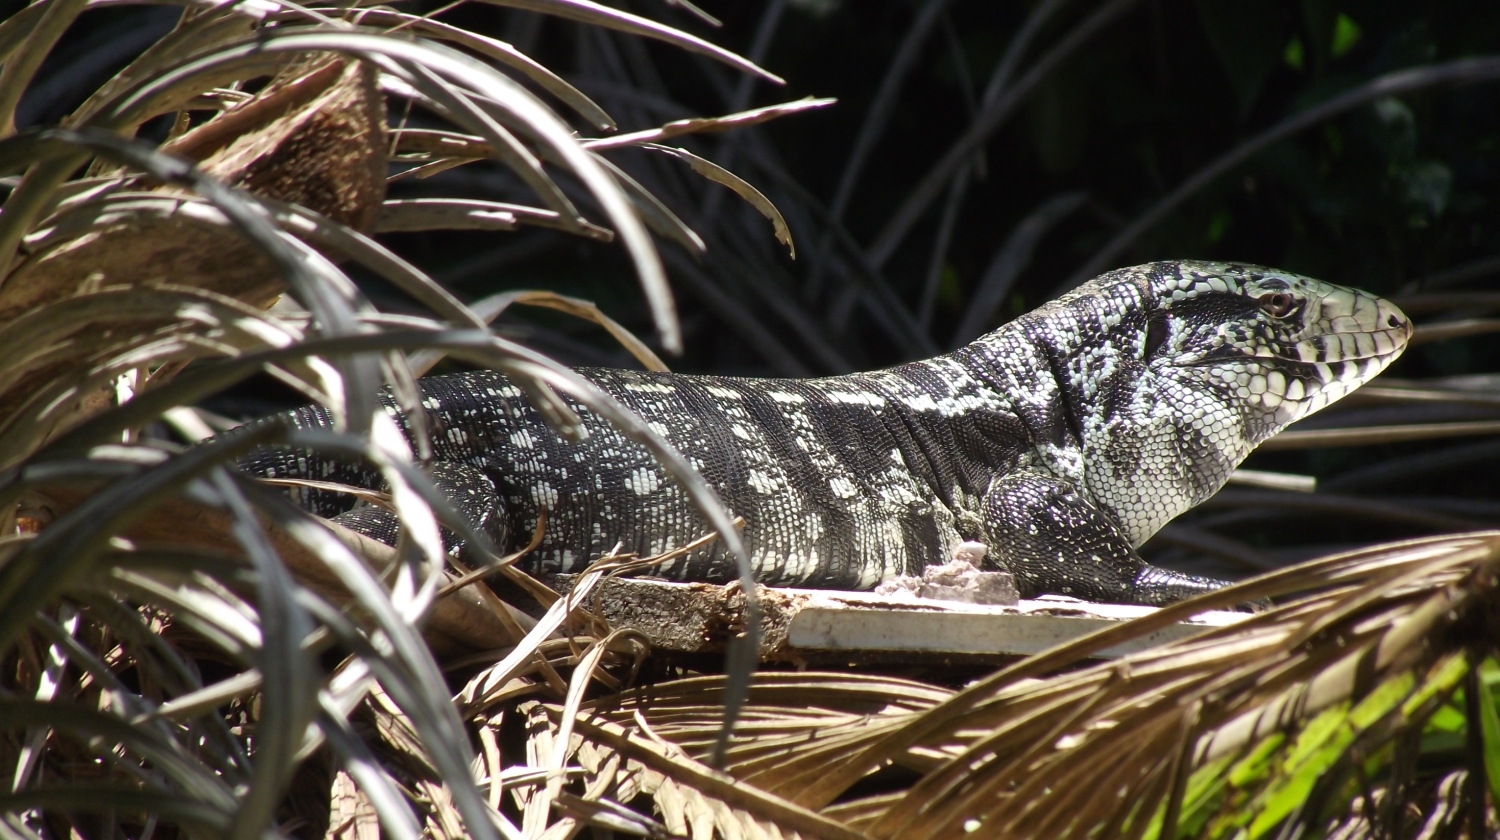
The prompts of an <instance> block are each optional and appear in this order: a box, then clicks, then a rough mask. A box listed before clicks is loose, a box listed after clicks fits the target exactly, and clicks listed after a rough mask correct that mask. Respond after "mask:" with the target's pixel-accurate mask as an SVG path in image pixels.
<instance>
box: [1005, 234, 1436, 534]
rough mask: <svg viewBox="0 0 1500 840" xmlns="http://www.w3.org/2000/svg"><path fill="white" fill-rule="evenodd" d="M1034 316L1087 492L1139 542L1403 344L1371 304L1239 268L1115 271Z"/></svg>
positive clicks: (1403, 331) (1360, 295)
mask: <svg viewBox="0 0 1500 840" xmlns="http://www.w3.org/2000/svg"><path fill="white" fill-rule="evenodd" d="M1037 315H1038V317H1037V318H1036V319H1034V320H1033V322H1032V323H1031V324H1030V325H1029V327H1030V333H1029V334H1031V335H1038V336H1045V337H1046V338H1045V339H1044V340H1042V343H1044V344H1047V345H1048V346H1049V347H1051V348H1052V350H1051V351H1050V355H1051V356H1053V357H1055V358H1057V359H1059V360H1060V361H1059V363H1058V364H1057V365H1056V368H1057V375H1058V378H1059V379H1060V380H1061V381H1062V382H1063V383H1064V390H1065V391H1067V392H1068V393H1069V394H1070V395H1071V397H1070V398H1069V401H1070V402H1071V403H1072V405H1073V413H1074V415H1075V416H1076V417H1078V421H1077V422H1078V430H1079V437H1080V438H1081V440H1082V444H1083V445H1082V453H1081V454H1082V461H1083V463H1084V465H1085V466H1084V475H1085V483H1086V485H1087V487H1088V489H1089V491H1090V492H1091V494H1092V495H1093V496H1094V498H1095V499H1096V500H1097V501H1099V502H1100V503H1102V504H1104V505H1105V506H1106V507H1108V508H1109V509H1111V510H1113V511H1114V512H1115V513H1116V516H1117V518H1118V519H1119V520H1120V522H1121V524H1122V526H1123V527H1124V528H1125V529H1126V532H1127V534H1129V535H1130V537H1131V539H1132V540H1133V541H1134V542H1135V544H1137V545H1138V544H1140V543H1141V542H1143V541H1144V540H1145V539H1146V538H1147V537H1149V536H1150V535H1151V534H1153V533H1155V531H1156V530H1157V529H1158V528H1160V527H1161V526H1162V525H1163V524H1164V523H1165V522H1166V521H1168V520H1170V519H1171V518H1172V517H1173V516H1176V515H1177V514H1178V513H1181V512H1182V511H1184V510H1186V509H1188V508H1189V507H1192V506H1193V505H1195V504H1198V503H1199V502H1201V501H1203V500H1204V499H1206V498H1208V497H1209V496H1211V495H1213V493H1214V492H1216V491H1217V490H1218V489H1219V488H1220V487H1221V486H1223V484H1224V482H1225V481H1226V480H1228V478H1229V474H1230V473H1231V472H1232V471H1233V470H1234V468H1235V467H1236V466H1237V465H1238V464H1239V463H1240V461H1242V460H1244V458H1245V457H1246V456H1247V455H1249V454H1250V452H1251V450H1253V449H1254V448H1255V447H1256V446H1257V445H1259V444H1260V443H1261V442H1262V441H1264V440H1266V439H1267V438H1269V437H1271V436H1272V435H1274V434H1276V433H1277V432H1278V431H1280V430H1281V429H1282V428H1284V427H1286V426H1287V425H1288V424H1290V423H1293V422H1295V421H1297V420H1300V419H1301V418H1303V417H1306V416H1307V415H1309V414H1311V413H1312V412H1314V411H1317V410H1318V409H1321V408H1323V407H1324V406H1326V405H1328V404H1329V403H1332V402H1333V401H1335V400H1337V399H1339V398H1340V397H1343V396H1344V395H1346V394H1348V393H1349V392H1351V391H1353V390H1354V389H1355V388H1357V387H1359V386H1360V385H1361V384H1363V383H1364V382H1366V381H1368V380H1369V379H1371V378H1372V377H1374V376H1375V375H1376V374H1377V373H1379V372H1380V371H1381V370H1383V369H1385V367H1386V366H1387V365H1389V364H1390V363H1391V362H1392V361H1394V360H1395V359H1396V357H1397V356H1399V355H1401V351H1402V350H1404V349H1405V348H1406V343H1407V341H1408V339H1410V337H1411V323H1410V322H1409V321H1408V320H1407V318H1406V316H1405V315H1404V314H1402V313H1401V311H1400V310H1399V309H1397V308H1396V307H1395V306H1392V305H1391V304H1390V303H1388V302H1386V301H1384V300H1381V299H1380V298H1378V297H1375V296H1374V295H1371V294H1367V293H1365V292H1361V291H1359V290H1356V289H1351V288H1347V287H1344V286H1335V285H1333V284H1331V283H1323V282H1320V281H1317V280H1313V279H1311V278H1308V277H1303V276H1300V275H1297V274H1291V273H1288V272H1284V271H1277V270H1274V269H1269V268H1262V267H1259V266H1253V265H1245V264H1241V263H1210V262H1159V263H1150V264H1147V265H1142V266H1136V267H1134V268H1124V269H1119V270H1117V271H1112V272H1109V273H1108V274H1105V275H1102V276H1100V277H1098V278H1095V279H1094V280H1093V281H1091V282H1090V283H1087V284H1085V285H1084V286H1082V287H1080V288H1079V289H1078V290H1077V291H1076V292H1074V293H1072V294H1070V295H1067V296H1065V297H1063V298H1060V299H1058V300H1057V301H1055V302H1054V303H1052V304H1049V305H1048V306H1046V307H1043V308H1042V309H1041V310H1038V313H1037ZM1101 333H1102V335H1101ZM1105 348H1108V349H1107V350H1106V349H1105ZM1148 490H1149V492H1148Z"/></svg>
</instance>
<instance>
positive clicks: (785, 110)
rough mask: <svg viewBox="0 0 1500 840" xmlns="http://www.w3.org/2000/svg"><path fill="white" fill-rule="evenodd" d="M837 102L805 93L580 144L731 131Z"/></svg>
mask: <svg viewBox="0 0 1500 840" xmlns="http://www.w3.org/2000/svg"><path fill="white" fill-rule="evenodd" d="M836 102H838V100H837V99H814V98H813V97H811V96H809V97H806V98H804V99H798V100H796V101H795V102H783V103H782V104H780V105H767V106H766V107H764V108H755V109H753V110H749V111H741V112H739V113H737V114H726V115H725V116H722V117H693V118H690V119H685V120H673V121H671V122H668V123H663V124H662V125H661V127H660V128H649V129H646V130H645V131H634V132H631V133H629V134H621V135H619V136H618V137H605V138H601V139H598V140H585V141H583V145H584V148H586V149H589V150H590V151H595V152H604V151H609V150H611V149H623V148H627V147H630V146H640V145H644V144H647V143H660V142H661V141H663V140H668V139H670V138H673V137H680V136H682V135H684V134H703V133H709V132H717V131H732V130H734V129H737V128H746V127H748V126H752V125H759V124H761V123H763V122H768V121H770V120H774V119H777V118H778V117H785V116H789V115H792V114H800V113H802V112H804V111H810V110H814V109H817V108H826V107H828V106H829V105H833V104H835V103H836Z"/></svg>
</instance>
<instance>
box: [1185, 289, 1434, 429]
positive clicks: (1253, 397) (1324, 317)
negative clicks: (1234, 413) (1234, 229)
mask: <svg viewBox="0 0 1500 840" xmlns="http://www.w3.org/2000/svg"><path fill="white" fill-rule="evenodd" d="M1306 319H1307V320H1306V321H1305V323H1304V325H1303V327H1302V328H1301V329H1300V330H1298V334H1297V335H1294V336H1289V337H1287V339H1284V340H1282V341H1275V340H1263V341H1260V342H1257V343H1255V344H1254V345H1252V346H1243V345H1242V346H1241V347H1240V348H1239V349H1240V351H1241V355H1239V357H1238V358H1235V357H1234V356H1233V355H1231V354H1225V355H1221V356H1219V357H1217V358H1210V359H1203V360H1201V361H1200V362H1198V364H1199V365H1203V366H1207V367H1218V368H1219V370H1218V371H1217V372H1215V373H1212V374H1210V378H1212V379H1218V380H1220V382H1221V385H1220V387H1227V388H1230V389H1232V390H1233V391H1235V392H1236V394H1237V395H1238V396H1239V398H1240V399H1242V400H1245V401H1247V402H1249V403H1252V404H1257V405H1259V406H1260V407H1262V408H1263V409H1267V410H1272V411H1276V412H1277V414H1278V415H1284V416H1283V421H1284V422H1289V421H1290V420H1292V419H1295V418H1296V417H1299V416H1305V415H1307V414H1311V413H1312V412H1314V411H1317V410H1318V409H1320V408H1322V407H1324V406H1326V405H1328V404H1329V403H1332V402H1334V401H1336V400H1338V399H1340V398H1342V397H1344V396H1346V395H1348V394H1349V393H1350V392H1351V391H1353V390H1355V389H1356V388H1358V387H1359V386H1361V385H1363V384H1364V383H1365V382H1368V381H1369V380H1370V379H1373V378H1374V377H1375V376H1376V374H1378V373H1380V372H1381V371H1382V370H1384V369H1385V368H1386V366H1388V365H1389V364H1390V363H1391V362H1393V361H1395V360H1396V358H1397V357H1399V356H1400V355H1401V353H1402V351H1404V350H1405V349H1406V345H1407V344H1408V342H1409V341H1410V340H1411V335H1412V326H1411V321H1410V320H1409V319H1408V318H1407V317H1406V315H1405V314H1404V313H1402V312H1401V310H1400V309H1398V308H1396V306H1394V305H1393V304H1391V303H1389V302H1388V301H1385V300H1382V299H1381V298H1378V297H1375V296H1374V295H1368V294H1365V293H1363V292H1359V291H1356V290H1354V289H1339V290H1338V291H1336V292H1333V293H1330V294H1326V295H1324V296H1323V297H1322V298H1321V299H1319V300H1318V301H1317V302H1316V305H1315V306H1312V307H1310V308H1309V311H1308V313H1307V315H1306ZM1226 349H1228V348H1226Z"/></svg>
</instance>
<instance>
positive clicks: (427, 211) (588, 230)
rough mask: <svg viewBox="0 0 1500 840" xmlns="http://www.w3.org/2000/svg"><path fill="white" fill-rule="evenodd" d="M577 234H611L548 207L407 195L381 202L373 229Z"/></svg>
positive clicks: (602, 238)
mask: <svg viewBox="0 0 1500 840" xmlns="http://www.w3.org/2000/svg"><path fill="white" fill-rule="evenodd" d="M522 224H528V225H536V226H537V227H545V228H552V229H554V230H563V231H567V232H568V233H577V234H578V235H580V236H584V237H587V238H589V239H593V240H596V241H599V242H609V241H611V240H613V239H614V234H613V233H612V232H610V230H609V229H608V228H602V227H599V226H598V225H595V224H592V223H590V222H584V223H583V225H582V227H581V228H579V229H577V230H574V229H572V228H570V226H568V225H565V224H563V223H562V220H561V219H560V218H559V217H558V215H557V214H556V213H554V212H552V211H551V210H542V209H539V208H536V207H525V206H522V205H519V204H506V203H503V202H499V201H481V200H478V199H468V198H410V199H401V200H395V201H387V202H385V203H384V204H383V205H381V211H380V217H379V218H378V219H376V220H375V230H376V231H377V232H380V233H395V232H401V231H424V230H515V229H516V227H517V226H518V225H522Z"/></svg>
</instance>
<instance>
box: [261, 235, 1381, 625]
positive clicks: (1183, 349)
mask: <svg viewBox="0 0 1500 840" xmlns="http://www.w3.org/2000/svg"><path fill="white" fill-rule="evenodd" d="M1410 335H1411V326H1410V323H1409V322H1408V321H1407V319H1406V317H1405V316H1404V315H1402V313H1401V312H1400V311H1399V310H1398V309H1396V308H1395V307H1394V306H1392V305H1391V304H1389V303H1387V302H1385V301H1383V300H1380V299H1379V298H1376V297H1374V296H1372V295H1369V294H1366V293H1363V292H1359V291H1356V290H1354V289H1348V288H1344V287H1341V286H1334V285H1331V284H1327V283H1321V282H1319V281H1316V280H1311V279H1309V278H1306V277H1300V276H1297V275H1293V274H1288V273H1285V272H1279V271H1275V270H1272V269H1265V268H1259V267H1255V266H1247V265H1238V264H1223V263H1197V262H1180V263H1179V262H1163V263H1151V264H1149V265H1143V266H1136V267H1134V268H1126V269H1120V270H1118V271H1112V272H1110V273H1108V274H1105V275H1103V276H1101V277H1098V278H1096V279H1095V280H1093V281H1090V282H1089V283H1087V284H1084V285H1083V286H1081V287H1079V288H1078V289H1077V290H1075V291H1073V292H1071V293H1069V294H1067V295H1065V296H1064V297H1062V298H1059V299H1058V300H1055V301H1052V302H1051V303H1048V304H1046V305H1045V306H1042V307H1041V308H1039V309H1037V310H1035V311H1034V312H1031V313H1029V314H1027V315H1024V316H1022V317H1020V318H1017V319H1016V320H1015V321H1012V322H1011V323H1009V324H1006V325H1005V326H1003V327H1001V328H999V329H997V330H995V331H994V332H992V333H990V334H988V335H985V336H983V337H982V338H980V339H978V340H977V341H975V342H974V343H973V344H970V345H969V346H967V347H964V348H962V349H960V350H957V351H955V352H953V353H949V354H947V355H944V356H939V357H937V358H934V359H929V360H926V361H921V362H913V363H910V364H905V365H900V366H897V367H894V368H890V369H887V370H883V371H877V372H873V373H856V374H849V375H845V376H833V377H826V378H821V379H801V380H797V379H737V378H729V377H716V376H686V375H678V374H666V373H647V372H636V371H625V370H605V369H593V370H590V369H584V370H581V371H580V373H582V374H583V375H584V376H585V377H587V378H588V379H590V380H592V381H593V382H594V383H596V384H597V385H598V386H599V387H600V388H602V389H603V390H605V391H606V392H608V393H610V394H611V395H613V396H614V397H615V398H616V399H618V400H619V401H620V402H622V403H624V404H625V405H626V406H628V407H629V408H631V409H633V410H634V411H636V412H637V413H638V414H640V415H641V416H642V417H643V418H645V419H646V420H648V421H650V422H651V423H652V424H653V425H654V426H655V427H656V429H657V431H659V432H660V433H661V434H662V435H663V436H664V437H665V438H666V439H667V440H668V441H669V442H671V443H672V445H674V446H675V447H676V448H677V449H678V450H679V451H681V452H682V453H683V454H684V455H685V456H687V457H688V458H689V459H690V460H691V461H692V463H693V464H694V465H695V466H697V468H698V469H699V470H700V471H701V472H702V473H703V475H704V476H705V477H706V478H707V479H708V481H709V482H710V483H711V484H712V485H713V486H714V487H715V488H716V489H717V490H718V492H719V495H720V497H721V498H722V499H723V501H724V503H725V505H726V506H727V507H728V509H729V510H730V511H731V512H732V513H734V514H737V515H740V516H743V517H744V518H745V521H746V527H745V532H744V539H745V543H746V546H747V548H748V549H749V551H750V553H751V556H752V561H753V564H754V567H755V570H756V574H757V577H758V579H760V580H761V581H763V582H765V583H770V584H780V585H802V586H815V587H825V588H857V589H866V588H871V587H873V586H874V585H875V584H877V583H878V582H879V581H880V580H882V579H884V578H886V577H889V576H891V575H895V574H912V573H920V570H921V569H922V568H923V567H925V566H927V565H930V564H934V563H942V562H946V561H947V560H949V559H950V558H951V556H952V552H953V550H954V549H955V548H956V547H957V545H958V544H959V543H960V542H961V541H964V540H977V541H979V542H983V543H985V544H986V545H988V546H989V555H988V558H987V561H986V562H987V563H991V564H994V565H997V566H1000V567H1004V568H1007V569H1009V570H1010V571H1012V572H1013V573H1014V574H1015V576H1016V579H1017V583H1018V585H1019V586H1020V587H1021V589H1022V591H1023V593H1028V594H1031V593H1038V592H1060V593H1065V594H1071V595H1074V596H1077V597H1081V598H1086V599H1089V600H1095V601H1122V602H1131V603H1143V604H1163V603H1168V602H1171V601H1175V600H1179V599H1181V598H1184V597H1188V596H1190V595H1193V594H1197V593H1199V592H1202V591H1205V590H1209V589H1213V588H1216V587H1218V586H1222V585H1223V583H1222V582H1220V581H1213V580H1208V579H1204V578H1195V577H1190V576H1186V575H1181V574H1177V573H1174V572H1170V571H1167V570H1164V569H1159V568H1156V567H1153V566H1150V565H1148V564H1146V563H1145V562H1144V561H1143V560H1142V559H1141V557H1140V555H1139V553H1138V552H1137V551H1136V549H1137V547H1139V546H1140V545H1141V544H1142V543H1143V542H1145V541H1146V540H1147V539H1148V538H1149V537H1151V535H1152V534H1154V533H1156V532H1157V531H1158V530H1159V529H1160V528H1161V527H1162V526H1163V525H1165V524H1166V523H1167V522H1168V521H1170V520H1171V519H1172V518H1173V517H1175V516H1177V515H1178V514H1180V513H1182V512H1183V511H1186V510H1187V509H1189V508H1191V507H1193V506H1194V505H1197V504H1198V503H1200V502H1202V501H1203V500H1205V499H1207V498H1208V497H1209V496H1211V495H1213V494H1214V493H1215V492H1216V491H1218V489H1219V488H1220V487H1221V486H1223V484H1224V482H1225V481H1226V480H1227V479H1228V477H1229V474H1230V472H1232V471H1233V470H1234V468H1235V466H1236V465H1238V464H1239V463H1240V462H1241V461H1242V460H1244V458H1245V456H1247V455H1248V454H1249V453H1250V452H1251V450H1253V449H1254V448H1255V446H1256V445H1258V444H1259V443H1261V442H1262V441H1264V440H1266V439H1267V438H1269V437H1271V436H1272V435H1274V434H1275V433H1276V432H1277V431H1279V430H1281V429H1282V428H1284V427H1285V426H1287V425H1288V424H1290V423H1292V422H1294V421H1296V420H1299V419H1301V418H1302V417H1305V416H1307V415H1308V414H1311V413H1312V412H1314V411H1317V410H1318V409H1320V408H1322V407H1323V406H1326V405H1328V404H1329V403H1331V402H1333V401H1335V400H1337V399H1339V398H1340V397H1342V396H1344V395H1345V394H1347V393H1349V392H1350V391H1352V390H1354V389H1355V388H1356V387H1358V386H1359V385H1360V384H1362V383H1364V382H1366V381H1368V380H1369V379H1370V378H1372V377H1374V376H1375V375H1376V374H1377V373H1379V372H1380V371H1381V370H1382V369H1384V368H1385V367H1386V365H1388V364H1390V362H1391V361H1393V360H1394V359H1395V358H1396V357H1397V356H1399V355H1400V353H1401V351H1402V350H1403V349H1404V348H1405V346H1406V342H1407V340H1408V338H1409V337H1410ZM422 387H423V390H424V392H425V395H426V397H427V399H426V400H425V405H427V407H428V410H429V421H430V424H431V428H432V429H433V430H434V431H433V443H434V451H435V458H436V461H437V462H438V464H437V465H436V467H437V472H438V473H439V474H440V476H444V477H446V478H447V480H449V481H450V482H451V483H452V484H453V485H454V486H456V487H459V488H462V489H463V490H464V491H465V492H467V494H468V496H469V497H470V499H469V501H470V502H472V501H473V500H476V499H477V500H478V503H477V504H473V503H466V504H465V507H466V509H468V510H470V511H471V512H472V513H473V514H474V515H475V516H476V517H477V518H478V519H481V520H483V521H484V522H485V524H486V527H488V528H489V530H490V532H491V533H492V534H494V535H495V536H496V538H497V540H499V541H500V543H501V544H502V546H504V547H516V546H518V544H520V543H523V542H525V541H526V539H527V538H528V536H529V535H530V534H531V533H532V530H533V528H534V525H535V522H536V516H537V509H538V507H539V506H543V505H544V506H546V507H547V508H548V509H549V513H550V516H549V521H548V526H547V529H546V537H545V539H544V541H543V543H542V545H541V547H540V548H539V549H538V551H537V552H536V553H535V554H534V555H533V557H534V558H536V559H535V560H534V561H533V562H534V563H535V565H536V566H538V567H540V568H541V569H542V570H544V571H549V572H573V571H579V570H581V569H582V568H583V567H584V566H586V565H587V564H588V563H589V562H591V561H592V560H594V559H595V558H597V557H598V556H599V555H601V554H602V553H604V552H606V551H609V550H610V549H612V548H614V547H615V546H616V545H617V544H623V545H624V548H625V549H626V550H630V551H637V552H639V553H641V554H642V555H650V554H654V553H659V552H661V551H664V550H666V549H669V548H671V547H673V546H679V545H683V544H685V543H687V542H689V541H690V540H692V539H694V538H696V537H698V536H700V535H702V534H703V533H704V532H705V531H707V530H708V529H707V526H706V525H705V523H704V522H703V520H702V518H701V517H700V516H699V515H698V513H697V512H696V511H695V509H694V508H693V506H692V505H691V504H690V503H689V501H688V500H687V498H686V496H685V495H684V494H683V493H682V492H681V491H680V490H679V489H678V488H677V486H676V485H675V484H674V483H673V482H672V480H671V479H670V478H668V477H667V476H666V474H665V473H664V472H663V471H662V470H661V468H660V467H658V466H657V465H656V463H655V462H654V461H653V460H652V459H651V458H650V457H649V456H648V455H647V454H646V452H645V451H644V450H643V449H642V448H641V447H639V446H638V445H636V444H634V443H632V442H630V441H628V440H626V439H625V438H624V437H623V436H622V435H620V433H619V432H617V431H616V430H614V429H613V428H612V427H611V426H609V424H607V423H606V422H605V421H603V420H602V419H600V418H599V417H598V416H596V415H592V414H590V413H588V412H587V411H585V410H583V409H582V408H581V407H579V406H576V405H575V408H578V410H579V412H580V414H581V416H582V417H583V420H584V424H585V426H586V428H587V430H588V432H589V435H588V438H587V439H586V440H584V441H583V442H581V443H577V444H572V443H566V442H564V441H562V440H560V439H558V438H557V437H556V436H555V435H553V434H552V433H551V432H550V430H549V429H548V428H547V427H546V425H545V424H544V423H543V421H542V419H541V418H540V416H539V415H538V414H537V412H536V410H535V409H534V408H533V407H532V405H531V404H530V403H529V402H528V400H527V399H526V397H525V395H524V394H523V393H522V391H521V390H520V389H518V388H516V387H515V386H513V385H512V384H510V383H509V382H508V381H507V380H506V379H505V378H504V377H503V376H500V375H499V374H495V373H490V372H477V373H465V374H458V375H455V376H447V377H436V378H432V379H427V380H423V383H422ZM281 419H282V420H283V421H285V420H288V419H289V420H290V421H291V422H294V423H295V424H297V425H299V426H315V427H318V426H326V425H327V424H328V419H327V415H326V414H325V413H324V412H323V411H322V410H321V409H318V408H315V407H310V408H305V409H300V410H298V411H296V412H292V413H290V414H289V415H285V416H283V417H282V418H281ZM243 466H244V468H245V469H246V470H247V471H249V472H251V473H253V474H259V475H277V476H283V477H285V476H289V475H292V476H302V477H308V478H317V479H323V480H332V481H338V482H343V483H348V484H354V485H358V486H364V487H375V486H378V478H377V477H375V476H374V474H373V473H372V472H371V471H369V470H367V469H363V468H361V467H359V466H357V465H346V464H337V463H334V462H329V461H325V460H321V459H318V458H316V457H312V458H309V456H307V455H306V454H305V453H303V454H301V455H298V454H296V453H288V452H284V451H282V452H275V451H267V452H263V453H259V454H257V455H256V456H254V457H252V458H251V459H249V460H248V461H247V462H245V464H244V465H243ZM304 501H305V502H306V503H307V504H309V505H312V506H314V507H315V509H317V510H318V512H320V513H324V514H325V515H337V514H339V513H340V512H341V511H343V510H345V509H347V507H348V502H346V501H343V500H341V499H338V498H336V497H332V496H330V495H329V494H326V493H324V494H319V493H309V494H305V496H304ZM342 515H343V516H344V517H345V520H346V521H352V522H353V524H355V525H356V526H357V527H359V528H361V529H362V530H364V531H366V532H367V533H371V534H372V535H376V536H379V537H381V538H383V539H386V540H390V539H391V537H392V536H393V531H392V530H391V529H392V528H393V527H394V526H393V524H392V522H391V521H390V518H389V517H388V516H387V515H385V514H383V513H380V512H378V511H374V510H371V509H368V508H362V509H359V510H357V511H355V512H353V513H352V514H350V513H344V514H342ZM656 573H657V574H660V575H663V576H666V577H670V578H675V579H681V580H705V581H726V580H730V579H732V578H733V577H734V576H735V572H734V568H733V563H732V561H731V560H730V559H729V558H727V557H726V556H725V555H724V552H723V549H722V548H721V547H718V546H717V545H715V546H712V547H710V548H708V549H706V550H703V551H699V552H697V553H695V554H693V555H690V556H688V557H686V558H683V559H681V560H678V561H675V562H671V563H667V564H665V565H663V566H662V567H661V568H660V569H658V570H657V572H656Z"/></svg>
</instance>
